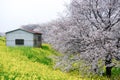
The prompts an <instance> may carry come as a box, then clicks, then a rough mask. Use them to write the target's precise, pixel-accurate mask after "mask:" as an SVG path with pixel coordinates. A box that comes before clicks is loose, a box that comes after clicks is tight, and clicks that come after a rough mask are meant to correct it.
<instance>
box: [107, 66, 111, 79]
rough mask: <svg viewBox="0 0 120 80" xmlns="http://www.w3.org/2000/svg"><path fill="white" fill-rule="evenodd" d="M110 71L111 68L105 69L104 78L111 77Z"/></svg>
mask: <svg viewBox="0 0 120 80" xmlns="http://www.w3.org/2000/svg"><path fill="white" fill-rule="evenodd" d="M111 69H112V67H106V76H107V77H111Z"/></svg>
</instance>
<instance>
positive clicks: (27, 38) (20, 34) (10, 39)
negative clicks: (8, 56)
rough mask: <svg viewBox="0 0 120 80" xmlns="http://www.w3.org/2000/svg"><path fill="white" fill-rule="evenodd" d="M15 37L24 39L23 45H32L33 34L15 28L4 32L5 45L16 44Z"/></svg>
mask: <svg viewBox="0 0 120 80" xmlns="http://www.w3.org/2000/svg"><path fill="white" fill-rule="evenodd" d="M15 39H24V46H31V47H32V46H34V35H33V34H32V33H29V32H26V31H22V30H16V31H13V32H10V33H7V34H6V40H7V41H6V45H7V46H16V44H15Z"/></svg>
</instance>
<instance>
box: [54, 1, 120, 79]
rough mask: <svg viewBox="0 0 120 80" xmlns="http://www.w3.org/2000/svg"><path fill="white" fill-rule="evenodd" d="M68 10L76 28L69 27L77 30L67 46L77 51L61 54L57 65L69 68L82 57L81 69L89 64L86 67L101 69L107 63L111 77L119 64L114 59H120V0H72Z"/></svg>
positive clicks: (89, 69)
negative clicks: (114, 68)
mask: <svg viewBox="0 0 120 80" xmlns="http://www.w3.org/2000/svg"><path fill="white" fill-rule="evenodd" d="M68 10H69V12H70V17H71V18H70V19H71V20H72V21H73V23H74V27H75V29H74V28H72V27H73V26H71V27H70V28H71V29H74V30H75V31H74V30H73V34H72V33H71V36H70V37H69V38H68V37H67V38H68V42H67V43H66V45H69V44H71V45H69V48H68V49H69V50H70V51H73V52H74V54H72V57H71V55H70V54H68V55H66V56H65V57H63V58H59V59H60V62H59V63H58V64H56V66H65V68H64V69H65V70H69V69H71V68H73V67H72V66H73V64H74V63H77V62H82V61H83V63H82V65H81V64H80V65H79V69H83V70H85V68H84V67H85V66H86V69H87V70H86V71H89V72H91V71H92V72H94V73H101V71H102V70H103V67H104V66H106V75H107V76H108V77H110V76H111V69H112V67H114V66H116V65H117V64H115V63H113V62H112V60H113V59H115V60H120V35H119V34H120V32H119V29H120V0H72V1H71V4H70V5H69V7H68ZM74 33H75V34H74ZM75 53H79V54H75ZM82 67H83V68H82ZM62 69H63V68H62Z"/></svg>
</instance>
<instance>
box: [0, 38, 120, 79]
mask: <svg viewBox="0 0 120 80" xmlns="http://www.w3.org/2000/svg"><path fill="white" fill-rule="evenodd" d="M54 55H55V56H58V55H59V53H58V52H57V51H55V50H54V49H53V48H52V47H51V46H50V45H48V44H43V45H42V47H41V48H32V47H6V46H5V38H3V37H0V80H109V79H107V78H106V77H100V76H97V75H95V76H94V77H93V78H85V77H80V75H79V74H77V73H76V71H74V72H71V73H64V72H61V71H60V70H54V69H53V66H54V61H53V59H52V58H51V56H54ZM113 72H114V76H115V77H113V78H112V79H113V80H119V76H120V75H119V73H120V69H115V68H114V69H113ZM112 79H111V80H112Z"/></svg>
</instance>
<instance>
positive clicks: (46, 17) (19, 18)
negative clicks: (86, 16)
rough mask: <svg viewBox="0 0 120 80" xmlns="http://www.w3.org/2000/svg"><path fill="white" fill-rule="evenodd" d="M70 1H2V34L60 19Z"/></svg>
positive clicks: (0, 12)
mask: <svg viewBox="0 0 120 80" xmlns="http://www.w3.org/2000/svg"><path fill="white" fill-rule="evenodd" d="M69 2H70V0H0V32H6V31H10V30H13V29H17V28H19V27H20V26H21V25H27V24H40V23H45V22H49V21H51V20H53V19H56V18H57V17H58V13H62V12H63V11H64V9H65V6H64V5H65V3H69Z"/></svg>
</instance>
